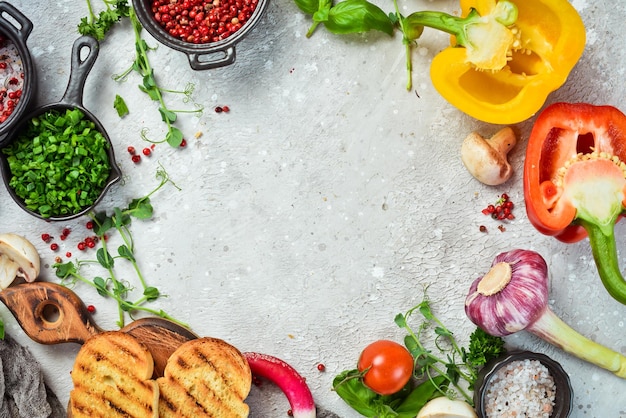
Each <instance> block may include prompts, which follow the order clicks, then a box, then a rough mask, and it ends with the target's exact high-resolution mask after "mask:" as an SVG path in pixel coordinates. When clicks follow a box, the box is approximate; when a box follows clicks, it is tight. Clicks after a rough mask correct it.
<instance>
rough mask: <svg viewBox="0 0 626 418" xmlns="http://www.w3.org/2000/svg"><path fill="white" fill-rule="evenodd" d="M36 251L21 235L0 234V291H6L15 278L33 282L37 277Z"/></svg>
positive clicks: (37, 255)
mask: <svg viewBox="0 0 626 418" xmlns="http://www.w3.org/2000/svg"><path fill="white" fill-rule="evenodd" d="M39 271H40V259H39V253H38V252H37V249H36V248H35V247H34V246H33V244H32V243H31V242H30V241H29V240H27V239H26V238H24V237H23V236H21V235H17V234H12V233H7V234H0V289H6V288H7V287H9V286H10V285H11V283H13V281H14V280H15V279H16V278H17V277H21V278H23V279H24V280H26V281H27V282H33V281H35V279H36V278H37V277H38V276H39Z"/></svg>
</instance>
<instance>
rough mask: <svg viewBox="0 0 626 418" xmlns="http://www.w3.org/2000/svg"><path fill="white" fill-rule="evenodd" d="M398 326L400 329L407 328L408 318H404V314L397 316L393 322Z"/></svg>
mask: <svg viewBox="0 0 626 418" xmlns="http://www.w3.org/2000/svg"><path fill="white" fill-rule="evenodd" d="M393 321H394V322H395V323H396V325H398V326H399V327H400V328H405V327H406V326H407V323H406V318H405V317H404V315H402V314H397V315H396V317H395V318H394V320H393Z"/></svg>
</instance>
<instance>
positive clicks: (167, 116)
mask: <svg viewBox="0 0 626 418" xmlns="http://www.w3.org/2000/svg"><path fill="white" fill-rule="evenodd" d="M159 113H160V114H161V119H163V122H169V123H174V122H176V113H175V112H172V111H171V110H169V109H166V108H164V107H163V106H161V107H159Z"/></svg>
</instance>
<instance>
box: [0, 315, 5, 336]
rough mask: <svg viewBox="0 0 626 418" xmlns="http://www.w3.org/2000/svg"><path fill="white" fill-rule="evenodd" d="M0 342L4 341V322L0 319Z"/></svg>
mask: <svg viewBox="0 0 626 418" xmlns="http://www.w3.org/2000/svg"><path fill="white" fill-rule="evenodd" d="M0 340H4V320H3V319H2V318H0Z"/></svg>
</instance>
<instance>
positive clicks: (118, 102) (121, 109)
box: [113, 94, 129, 118]
mask: <svg viewBox="0 0 626 418" xmlns="http://www.w3.org/2000/svg"><path fill="white" fill-rule="evenodd" d="M113 107H114V108H115V110H116V111H117V115H118V116H119V117H120V118H123V117H124V116H126V115H128V113H129V112H128V106H126V102H125V101H124V99H123V98H122V96H120V95H119V94H116V95H115V100H114V101H113Z"/></svg>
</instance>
